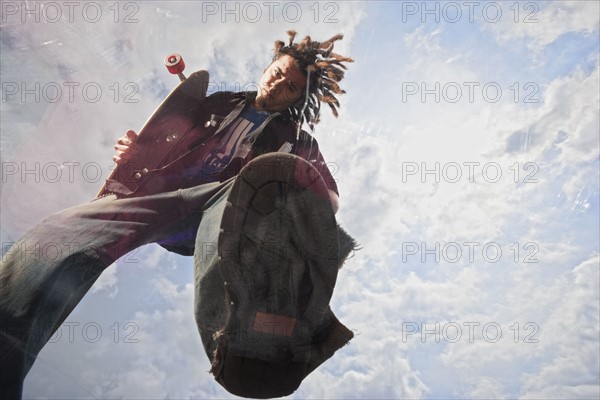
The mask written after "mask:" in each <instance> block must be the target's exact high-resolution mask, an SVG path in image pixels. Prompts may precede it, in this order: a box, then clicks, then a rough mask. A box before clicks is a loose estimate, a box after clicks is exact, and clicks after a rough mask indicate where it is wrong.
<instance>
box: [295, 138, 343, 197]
mask: <svg viewBox="0 0 600 400" xmlns="http://www.w3.org/2000/svg"><path fill="white" fill-rule="evenodd" d="M297 145H298V148H297V149H296V151H293V150H292V152H293V153H294V154H296V155H298V156H300V157H302V158H304V159H305V160H307V161H308V162H309V163H311V164H312V165H313V166H314V167H315V168H316V169H317V171H319V173H320V174H321V177H323V180H324V181H325V184H326V185H327V188H328V189H330V190H333V191H334V192H335V193H336V194H337V195H338V196H339V195H340V193H339V191H338V187H337V180H336V179H335V178H334V177H333V174H332V173H331V169H333V170H334V171H335V170H336V168H334V167H335V163H331V162H329V163H328V162H326V161H325V158H324V157H323V154H321V151H320V150H319V144H318V142H317V139H315V138H314V137H313V136H311V135H309V134H308V133H306V132H304V131H302V135H301V138H300V140H299V141H298V143H297Z"/></svg>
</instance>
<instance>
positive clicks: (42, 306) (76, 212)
mask: <svg viewBox="0 0 600 400" xmlns="http://www.w3.org/2000/svg"><path fill="white" fill-rule="evenodd" d="M232 184H233V180H229V181H226V182H223V183H219V182H214V183H207V184H203V185H199V186H195V187H192V188H187V189H180V190H177V191H173V192H167V193H160V194H156V195H149V196H144V197H138V198H124V199H117V197H116V196H115V195H109V196H106V197H103V198H100V199H97V200H94V201H92V202H89V203H86V204H83V205H80V206H76V207H72V208H69V209H66V210H63V211H61V212H58V213H56V214H53V215H51V216H49V217H47V218H46V219H44V220H43V221H42V222H41V223H40V224H39V225H37V226H36V227H35V228H33V229H32V230H30V231H29V232H27V233H26V234H25V236H24V237H23V238H21V240H19V241H18V242H17V243H15V244H14V245H13V246H12V247H11V248H10V249H9V250H8V251H7V253H6V254H5V255H4V256H3V257H2V262H1V264H0V398H20V397H21V395H22V389H23V380H24V379H25V376H26V375H27V373H28V371H29V370H30V369H31V366H32V365H33V363H34V361H35V358H36V357H37V354H38V353H39V352H40V351H41V349H42V347H43V346H44V345H45V344H46V342H47V341H48V340H49V339H50V337H51V336H52V335H53V334H54V332H55V331H56V330H57V329H58V328H59V327H60V325H61V324H62V323H63V321H64V320H65V319H66V318H67V316H68V315H69V314H70V313H71V311H72V310H73V309H74V308H75V306H76V305H77V303H79V301H80V300H81V299H82V298H83V296H84V295H85V294H86V292H87V291H88V290H89V289H90V288H91V287H92V285H93V283H94V282H95V281H96V279H98V277H99V276H100V274H101V273H102V271H104V269H105V268H106V267H108V266H109V265H111V264H112V263H113V262H114V261H115V260H117V259H118V258H119V257H121V256H123V255H125V254H126V253H128V252H130V251H132V250H134V249H135V248H137V247H139V246H142V245H144V244H148V243H154V242H160V241H165V243H169V245H170V246H173V247H175V248H185V247H186V246H187V247H188V248H190V250H189V252H188V254H191V253H193V246H194V238H193V237H191V238H190V237H189V235H178V233H180V232H182V231H190V229H193V228H194V227H196V229H197V227H198V225H199V223H200V220H201V218H202V213H203V211H204V207H205V205H206V204H210V199H211V198H213V197H217V196H218V197H222V196H223V195H224V193H226V192H227V191H228V190H230V189H231V185H232ZM178 236H182V240H184V243H177V240H176V239H177V237H178ZM174 238H175V240H174ZM165 247H168V246H165Z"/></svg>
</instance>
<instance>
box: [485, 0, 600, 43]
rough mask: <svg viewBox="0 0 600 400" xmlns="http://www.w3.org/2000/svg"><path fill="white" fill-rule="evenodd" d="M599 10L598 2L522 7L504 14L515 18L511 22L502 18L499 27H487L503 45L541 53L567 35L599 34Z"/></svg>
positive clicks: (519, 6) (523, 5) (555, 2)
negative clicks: (520, 45)
mask: <svg viewBox="0 0 600 400" xmlns="http://www.w3.org/2000/svg"><path fill="white" fill-rule="evenodd" d="M598 7H599V6H598V3H597V2H572V1H553V2H548V3H545V2H542V3H537V2H529V3H522V4H519V5H518V7H516V8H515V7H514V6H513V7H511V8H510V9H511V11H509V10H507V9H506V8H508V7H505V9H504V12H507V13H508V14H512V18H510V17H508V18H501V19H500V21H499V22H498V23H493V24H486V25H485V26H486V28H488V29H489V30H491V31H492V32H493V33H494V34H495V35H496V37H497V39H498V41H499V42H500V43H502V44H509V43H514V42H518V41H523V42H525V43H526V45H527V47H528V48H530V49H532V50H535V51H540V50H542V49H543V48H544V47H545V46H547V45H549V44H550V43H552V42H554V41H555V40H556V39H558V38H559V37H561V36H563V35H565V34H568V33H580V34H583V35H588V36H591V35H593V34H594V32H597V31H598V24H599V17H598V15H599V12H600V9H599V8H598ZM517 9H518V11H517ZM507 16H508V15H507ZM515 19H516V20H517V21H518V22H515Z"/></svg>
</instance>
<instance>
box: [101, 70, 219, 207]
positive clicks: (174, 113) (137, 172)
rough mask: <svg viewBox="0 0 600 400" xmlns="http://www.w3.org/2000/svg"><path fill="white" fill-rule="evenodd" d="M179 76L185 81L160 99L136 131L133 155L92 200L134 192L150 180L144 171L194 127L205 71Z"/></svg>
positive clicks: (156, 164) (205, 84) (153, 166)
mask: <svg viewBox="0 0 600 400" xmlns="http://www.w3.org/2000/svg"><path fill="white" fill-rule="evenodd" d="M169 70H170V71H171V68H169ZM179 75H180V77H181V78H182V79H185V80H183V81H182V82H180V83H179V84H178V85H177V86H176V87H175V89H173V91H172V92H171V93H170V94H169V95H168V96H167V97H166V98H165V99H164V100H163V102H162V103H161V104H160V105H159V106H158V108H157V109H156V110H155V111H154V113H153V114H152V115H151V116H150V118H149V119H148V120H147V121H146V123H145V124H144V126H143V127H142V129H141V130H140V131H139V135H138V138H137V141H136V145H137V151H136V154H135V155H134V156H133V157H132V159H131V160H129V161H128V162H126V163H125V164H121V165H117V166H116V167H115V169H114V170H113V171H112V173H111V175H110V176H109V178H108V179H107V180H106V182H105V183H104V185H103V186H102V188H101V189H100V191H99V192H98V194H97V196H96V197H102V196H105V195H107V194H110V193H113V192H116V193H121V194H125V195H129V194H134V193H136V191H138V190H139V189H140V188H141V187H142V186H144V185H146V183H147V182H148V180H149V179H150V177H151V175H152V174H148V172H149V171H152V170H154V169H156V168H159V167H160V166H161V165H162V164H163V161H164V160H166V159H167V158H168V157H169V154H170V153H171V152H172V151H174V149H176V148H177V144H178V143H180V142H181V141H183V140H185V138H186V135H187V134H188V133H189V132H190V131H191V130H192V129H193V128H194V126H195V125H196V123H197V116H198V113H199V112H200V111H201V110H202V101H203V100H204V98H205V96H206V91H207V88H208V72H207V71H197V72H194V73H192V74H191V75H190V76H189V77H188V78H187V79H186V78H185V77H184V76H183V74H181V72H179Z"/></svg>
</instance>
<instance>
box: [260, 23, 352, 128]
mask: <svg viewBox="0 0 600 400" xmlns="http://www.w3.org/2000/svg"><path fill="white" fill-rule="evenodd" d="M288 35H289V36H290V40H289V43H288V45H287V46H286V45H285V43H284V42H282V41H280V40H277V41H275V55H274V57H273V62H272V63H271V65H270V66H269V67H268V68H267V69H266V70H265V73H264V74H263V76H262V78H261V80H260V89H259V91H258V95H257V99H256V103H257V105H258V106H259V107H260V108H263V109H265V110H268V111H283V110H285V109H289V110H290V113H291V115H292V117H293V118H294V119H295V120H297V121H299V122H300V123H301V122H302V121H303V120H305V121H308V124H309V126H310V127H311V128H312V127H313V126H314V125H315V124H316V123H318V120H319V112H320V109H321V102H325V103H327V104H329V107H330V108H331V111H332V112H333V115H335V116H336V117H337V115H338V114H337V107H339V102H338V100H337V98H336V96H335V95H336V94H342V93H345V92H344V91H343V90H342V89H340V87H339V85H338V83H339V82H340V81H341V80H342V79H343V78H344V71H343V70H345V69H346V66H345V65H344V64H343V62H352V61H353V60H352V59H351V58H348V57H344V56H341V55H339V54H335V53H333V44H334V42H335V41H337V40H340V39H342V38H343V36H342V35H339V34H338V35H335V36H333V37H332V38H331V39H329V40H327V41H325V42H317V41H313V40H311V38H310V36H306V37H305V38H304V39H303V40H302V41H301V42H300V43H293V42H294V38H295V36H296V32H295V31H288ZM307 85H308V96H306V94H307Z"/></svg>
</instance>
